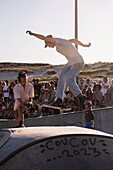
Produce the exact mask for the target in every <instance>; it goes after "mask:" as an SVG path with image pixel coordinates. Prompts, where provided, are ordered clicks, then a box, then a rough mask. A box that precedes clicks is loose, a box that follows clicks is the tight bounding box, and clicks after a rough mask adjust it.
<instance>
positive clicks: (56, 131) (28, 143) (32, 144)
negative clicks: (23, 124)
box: [0, 127, 113, 170]
mask: <svg viewBox="0 0 113 170" xmlns="http://www.w3.org/2000/svg"><path fill="white" fill-rule="evenodd" d="M3 131H4V130H3ZM10 131H11V130H10ZM5 133H6V132H5ZM2 134H3V133H2ZM1 138H2V137H1ZM23 169H24V170H82V169H83V170H106V169H107V170H108V169H111V170H113V136H112V135H109V134H106V133H103V132H100V131H96V130H90V129H85V128H80V127H34V128H20V129H12V135H11V137H10V139H9V140H8V141H7V142H5V144H4V145H2V147H1V148H0V170H23Z"/></svg>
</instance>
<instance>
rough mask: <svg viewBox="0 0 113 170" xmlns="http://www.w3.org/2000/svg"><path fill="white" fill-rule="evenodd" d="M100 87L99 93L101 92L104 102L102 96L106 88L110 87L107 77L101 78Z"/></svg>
mask: <svg viewBox="0 0 113 170" xmlns="http://www.w3.org/2000/svg"><path fill="white" fill-rule="evenodd" d="M101 86H102V88H101V92H102V95H103V100H104V95H105V93H106V90H107V88H108V87H110V83H109V82H108V79H107V77H104V78H103V83H101Z"/></svg>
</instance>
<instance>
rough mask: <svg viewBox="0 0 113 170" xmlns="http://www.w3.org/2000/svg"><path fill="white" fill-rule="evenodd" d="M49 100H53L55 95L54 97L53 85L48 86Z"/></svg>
mask: <svg viewBox="0 0 113 170" xmlns="http://www.w3.org/2000/svg"><path fill="white" fill-rule="evenodd" d="M49 94H50V95H49V101H50V104H51V103H53V102H54V100H55V97H56V91H55V88H54V85H51V86H50V88H49Z"/></svg>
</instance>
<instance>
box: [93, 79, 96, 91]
mask: <svg viewBox="0 0 113 170" xmlns="http://www.w3.org/2000/svg"><path fill="white" fill-rule="evenodd" d="M96 84H97V82H96V81H94V82H93V85H92V90H93V91H94V85H96Z"/></svg>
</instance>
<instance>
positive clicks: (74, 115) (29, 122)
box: [0, 107, 113, 134]
mask: <svg viewBox="0 0 113 170" xmlns="http://www.w3.org/2000/svg"><path fill="white" fill-rule="evenodd" d="M93 111H94V114H95V129H97V130H101V131H103V132H107V133H110V134H113V118H112V117H113V107H111V108H102V109H96V110H93ZM83 121H84V112H83V111H81V112H71V113H64V114H62V115H52V116H47V117H42V118H32V119H31V118H30V119H25V126H26V127H34V126H79V127H83ZM14 127H16V120H7V119H0V129H2V128H14Z"/></svg>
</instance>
